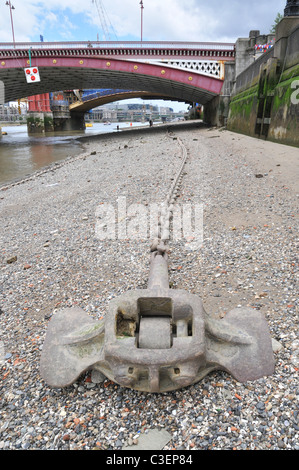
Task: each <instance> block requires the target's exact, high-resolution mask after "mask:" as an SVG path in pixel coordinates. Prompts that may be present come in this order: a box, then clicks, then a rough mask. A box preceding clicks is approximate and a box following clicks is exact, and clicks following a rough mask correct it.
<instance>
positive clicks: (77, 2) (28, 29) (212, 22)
mask: <svg viewBox="0 0 299 470" xmlns="http://www.w3.org/2000/svg"><path fill="white" fill-rule="evenodd" d="M97 1H99V2H100V1H102V5H103V7H104V11H106V13H107V17H106V19H107V23H108V24H109V22H110V21H111V23H112V25H113V29H114V30H115V32H116V36H117V38H118V39H119V40H127V39H131V40H139V39H140V30H141V10H140V5H139V0H114V1H113V2H109V1H108V0H97ZM143 3H144V11H143V12H144V22H143V27H144V28H143V32H144V33H143V38H144V40H148V41H149V40H152V41H215V42H217V41H229V42H231V41H233V42H234V41H235V40H236V39H237V38H238V37H248V33H249V31H250V30H251V29H258V30H260V31H261V33H268V32H269V30H270V28H271V25H272V24H273V23H274V19H275V17H276V14H277V13H278V12H281V13H283V9H284V7H285V5H286V1H285V0H272V2H271V3H270V2H269V1H268V0H251V1H250V2H241V1H240V0H222V1H219V0H209V2H207V1H206V0H163V1H161V0H143ZM13 4H14V6H15V10H14V12H13V17H14V25H15V32H16V40H17V41H20V42H21V41H33V40H37V39H36V38H37V37H38V38H39V34H44V36H45V40H47V36H48V35H49V36H50V33H51V37H55V39H53V40H57V41H58V40H65V37H66V36H67V37H68V38H69V40H89V39H92V38H93V39H96V33H97V32H99V33H100V38H101V39H102V38H103V37H102V31H101V21H100V18H99V15H98V12H97V10H96V8H95V5H94V4H93V3H92V0H85V1H82V0H63V1H61V0H26V2H24V1H22V0H13ZM100 10H101V9H100ZM48 33H49V34H48ZM116 36H115V35H114V34H113V31H112V34H111V39H112V40H116ZM11 38H12V34H11V25H10V16H9V8H8V7H7V6H6V5H5V3H4V2H1V5H0V41H11Z"/></svg>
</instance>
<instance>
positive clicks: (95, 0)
mask: <svg viewBox="0 0 299 470" xmlns="http://www.w3.org/2000/svg"><path fill="white" fill-rule="evenodd" d="M92 4H93V5H95V6H96V9H97V12H98V16H99V19H100V22H101V27H102V31H103V36H104V41H111V36H110V31H109V26H110V29H111V30H112V31H113V33H114V34H115V37H116V40H118V39H117V36H116V33H115V31H114V28H113V26H112V24H111V22H110V20H109V18H108V15H107V12H106V10H105V7H104V5H103V2H102V0H92ZM108 23H109V26H108Z"/></svg>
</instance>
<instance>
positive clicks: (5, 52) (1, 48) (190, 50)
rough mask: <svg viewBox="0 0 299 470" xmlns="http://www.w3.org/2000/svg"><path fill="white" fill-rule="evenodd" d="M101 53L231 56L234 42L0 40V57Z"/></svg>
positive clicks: (139, 55) (158, 56)
mask: <svg viewBox="0 0 299 470" xmlns="http://www.w3.org/2000/svg"><path fill="white" fill-rule="evenodd" d="M29 49H30V50H31V54H32V57H47V56H54V55H55V56H72V57H74V56H79V55H80V56H82V55H85V56H105V57H117V56H122V57H123V56H125V57H128V58H135V59H136V58H156V59H157V58H160V59H162V58H165V59H169V58H173V57H176V58H178V57H181V58H182V59H183V58H184V59H186V58H187V57H190V59H191V58H192V60H202V59H203V58H205V59H206V60H225V61H230V60H235V44H233V43H214V42H206V43H203V42H189V43H188V42H152V41H148V42H134V41H129V42H48V43H45V42H38V43H16V44H13V43H0V58H10V57H20V58H21V57H22V58H24V57H27V56H29Z"/></svg>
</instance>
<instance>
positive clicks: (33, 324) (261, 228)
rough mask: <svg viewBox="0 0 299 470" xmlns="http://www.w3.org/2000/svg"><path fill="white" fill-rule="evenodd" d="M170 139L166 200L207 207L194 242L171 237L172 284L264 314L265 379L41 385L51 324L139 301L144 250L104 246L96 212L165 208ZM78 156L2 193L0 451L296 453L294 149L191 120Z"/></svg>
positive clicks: (90, 144)
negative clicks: (270, 366) (141, 445)
mask: <svg viewBox="0 0 299 470" xmlns="http://www.w3.org/2000/svg"><path fill="white" fill-rule="evenodd" d="M178 137H179V138H180V139H181V141H182V142H183V144H184V145H185V147H186V148H187V151H188V158H187V161H186V165H185V168H184V174H183V180H182V182H181V184H180V188H179V194H178V198H177V202H178V203H179V204H191V205H192V204H193V205H195V204H200V205H202V207H203V240H202V245H201V246H200V247H197V248H196V249H195V248H194V244H193V242H194V240H192V239H190V238H184V237H182V238H181V239H179V240H174V241H172V240H170V244H169V246H170V253H169V278H170V285H171V287H172V288H173V289H176V288H177V289H178V288H180V289H185V290H186V291H188V292H190V293H193V294H196V295H198V296H199V297H201V299H202V301H203V304H204V307H205V310H206V312H207V313H208V314H211V315H213V316H216V317H218V318H225V315H226V314H227V312H229V311H230V310H232V309H234V308H237V307H241V306H242V307H250V308H253V309H257V310H259V311H260V312H262V314H263V315H264V317H265V318H266V320H267V323H268V326H269V329H270V334H271V338H272V339H273V348H274V357H275V371H274V374H273V375H272V376H269V377H263V378H260V379H258V380H256V381H252V382H246V383H239V382H237V381H236V380H235V379H234V378H233V377H232V376H230V375H229V374H227V373H226V372H224V371H214V372H212V373H210V374H209V375H207V376H206V377H205V378H204V379H202V380H201V381H200V382H198V383H197V384H195V385H192V386H189V387H187V388H184V389H181V390H178V391H174V392H169V393H162V394H149V393H146V392H139V391H134V390H130V389H126V388H122V387H120V386H119V385H117V384H116V383H114V382H112V381H111V380H108V379H106V380H104V381H103V380H100V379H98V378H97V377H96V374H92V373H91V372H90V371H87V372H85V373H84V374H82V376H81V377H80V378H79V379H78V380H77V381H76V382H75V383H74V384H73V385H70V386H68V387H66V388H61V389H53V388H51V387H49V386H48V385H47V384H46V383H45V382H44V380H43V379H42V377H41V376H40V371H39V361H40V355H41V351H42V347H43V342H44V338H45V335H46V331H47V327H48V325H49V322H50V321H51V319H52V317H53V316H54V315H55V314H56V313H57V312H58V311H60V310H61V309H64V308H69V307H80V308H82V309H83V310H84V311H85V312H86V313H87V314H88V315H90V316H91V317H92V318H94V319H97V320H98V319H104V318H105V314H106V312H107V308H108V305H109V302H110V301H111V300H112V299H114V298H116V297H118V296H119V295H121V294H123V293H124V292H127V291H128V290H135V289H144V288H146V286H147V280H148V273H149V261H150V242H151V240H150V237H149V236H148V237H143V238H138V237H136V239H132V237H128V238H124V239H119V238H118V237H115V239H112V240H111V239H100V238H99V236H98V234H97V231H96V227H97V216H96V214H97V209H98V208H99V207H101V206H103V205H105V204H110V206H111V207H112V208H115V210H116V213H117V207H118V206H117V204H118V203H117V201H118V199H119V198H123V200H124V198H125V201H126V204H127V207H130V206H131V205H133V204H140V205H142V206H143V207H147V208H149V207H150V205H151V204H155V203H157V204H160V203H162V202H163V200H164V199H165V198H166V196H167V194H168V191H169V188H170V186H171V182H172V180H173V178H174V176H175V174H176V172H177V171H178V168H179V166H180V162H181V159H182V155H181V149H180V146H179V145H178V142H177V138H178ZM82 143H83V145H84V152H83V153H82V154H81V155H79V156H76V157H72V156H68V157H67V158H66V160H64V161H62V162H59V163H57V164H54V165H52V166H50V167H47V168H45V169H44V170H42V171H40V172H38V173H35V174H33V175H30V176H28V177H27V178H26V179H24V180H20V181H14V182H11V183H10V184H6V185H5V186H2V187H0V226H1V230H0V280H1V282H0V285H1V287H0V450H102V451H104V450H109V451H121V450H128V449H129V450H131V451H132V452H134V448H137V446H138V442H139V440H140V436H145V437H146V435H147V434H148V433H150V431H153V430H156V431H164V432H167V433H168V434H167V435H168V436H169V439H167V443H166V444H164V445H163V449H161V450H169V451H202V450H298V449H299V428H298V397H299V388H298V368H299V338H298V287H297V284H296V283H297V280H298V278H297V276H298V202H299V193H298V176H299V174H298V162H299V149H298V148H295V147H289V146H285V145H280V144H276V143H272V142H268V141H264V140H259V139H254V138H251V137H247V136H243V135H239V134H235V133H232V132H230V131H228V130H226V129H217V128H207V127H205V126H203V125H202V124H201V123H199V122H191V123H182V124H176V125H169V126H166V125H164V126H160V127H155V126H154V127H153V128H147V129H139V130H138V129H134V130H127V131H123V132H120V133H117V134H110V135H109V134H107V135H102V136H94V137H91V138H86V139H82ZM127 222H128V223H129V222H130V217H129V215H128V217H127ZM49 360H50V359H49ZM153 450H154V449H153Z"/></svg>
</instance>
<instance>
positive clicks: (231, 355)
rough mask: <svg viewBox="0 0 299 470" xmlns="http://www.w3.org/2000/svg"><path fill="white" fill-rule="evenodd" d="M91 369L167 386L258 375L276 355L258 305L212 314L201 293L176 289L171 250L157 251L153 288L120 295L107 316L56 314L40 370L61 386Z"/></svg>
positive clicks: (124, 382) (137, 385) (131, 384)
mask: <svg viewBox="0 0 299 470" xmlns="http://www.w3.org/2000/svg"><path fill="white" fill-rule="evenodd" d="M88 369H95V370H98V371H100V372H101V373H102V374H104V375H105V376H106V377H107V378H109V379H110V380H112V381H114V382H116V383H118V384H119V385H121V386H124V387H128V388H132V389H135V390H141V391H147V392H167V391H171V390H176V389H179V388H182V387H186V386H188V385H191V384H194V383H196V382H198V381H199V380H201V379H202V378H203V377H205V376H206V375H207V374H208V373H210V372H211V371H213V370H218V369H219V370H224V371H226V372H228V373H229V374H231V375H232V376H233V377H234V378H235V379H237V380H238V381H239V382H245V381H248V380H256V379H258V378H260V377H263V376H266V375H271V374H273V372H274V357H273V351H272V342H271V337H270V334H269V330H268V326H267V323H266V321H265V319H264V317H263V315H262V314H261V313H260V312H259V311H255V310H253V309H248V308H237V309H235V310H232V311H230V312H229V313H228V314H227V315H226V317H225V318H224V319H221V320H217V319H214V318H211V317H210V316H209V315H207V314H206V312H205V310H204V308H203V305H202V301H201V299H200V298H199V297H197V296H196V295H193V294H189V293H188V292H186V291H184V290H180V289H170V288H169V279H168V263H167V253H160V252H158V251H156V252H153V253H152V255H151V266H150V275H149V282H148V289H144V290H136V291H130V292H128V293H126V294H124V295H122V296H120V297H119V298H117V299H115V300H113V301H112V302H111V304H110V306H109V311H108V314H107V317H106V320H105V321H96V320H94V319H92V318H91V317H90V316H88V315H87V314H86V313H85V312H84V311H83V310H81V309H78V308H70V309H66V310H62V311H60V312H57V313H56V314H55V315H54V317H53V318H52V319H51V321H50V324H49V327H48V331H47V334H46V338H45V342H44V346H43V351H42V355H41V363H40V372H41V376H42V377H43V378H44V380H45V381H46V382H47V383H48V385H50V386H52V387H59V388H60V387H65V386H68V385H70V384H72V383H73V382H75V381H76V380H77V379H78V377H79V376H80V375H81V374H82V373H83V372H84V371H86V370H88Z"/></svg>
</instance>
